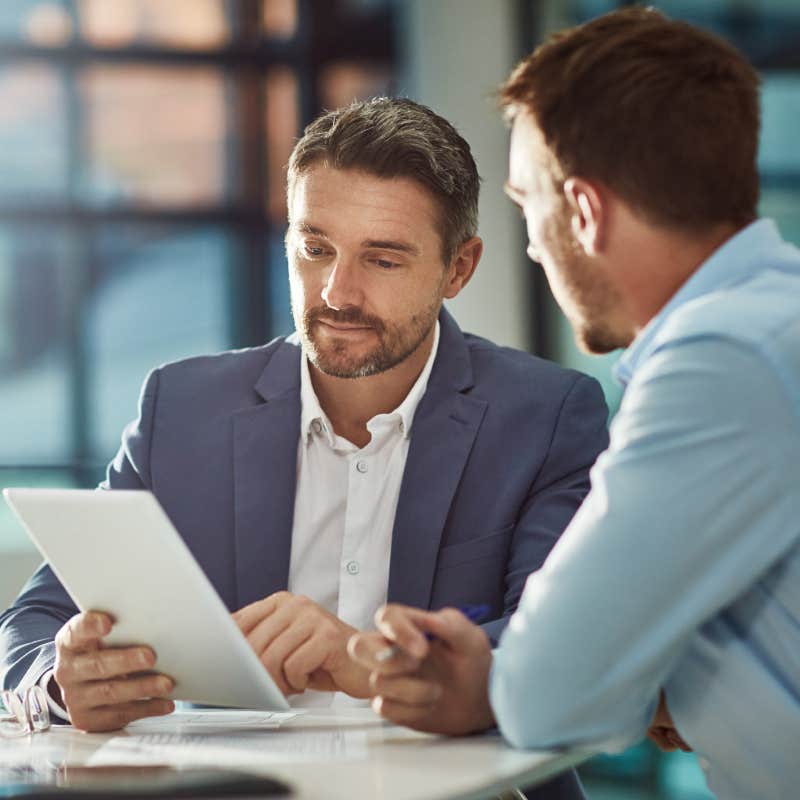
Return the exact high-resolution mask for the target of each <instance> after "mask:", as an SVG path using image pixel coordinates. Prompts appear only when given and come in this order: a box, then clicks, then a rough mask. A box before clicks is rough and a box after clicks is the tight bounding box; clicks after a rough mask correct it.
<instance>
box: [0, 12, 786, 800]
mask: <svg viewBox="0 0 800 800" xmlns="http://www.w3.org/2000/svg"><path fill="white" fill-rule="evenodd" d="M618 5H624V3H621V2H613V0H540V1H539V2H537V1H536V0H394V2H393V1H392V0H2V1H1V2H0V485H4V486H8V485H47V486H76V487H83V486H93V485H94V484H96V482H97V481H98V480H99V479H100V478H101V477H102V474H103V470H104V466H105V464H106V462H107V461H108V460H109V459H110V458H111V457H112V456H113V454H114V452H115V450H116V448H117V444H118V442H119V435H120V432H121V430H122V428H123V426H124V425H125V423H126V422H127V421H128V420H130V419H131V418H132V417H133V416H134V415H135V412H136V398H137V394H138V390H139V386H140V384H141V381H142V379H143V378H144V376H145V374H146V372H147V371H148V370H149V369H150V368H151V367H153V366H154V365H156V364H159V363H162V362H165V361H169V360H173V359H176V358H181V357H184V356H188V355H192V354H197V353H203V352H209V351H216V350H222V349H225V348H230V347H243V346H248V345H255V344H259V343H262V342H264V341H266V340H268V339H270V338H272V337H273V336H277V335H280V334H283V333H287V332H289V331H290V330H291V328H292V325H291V316H290V311H289V301H288V285H287V280H286V263H285V257H284V253H283V244H282V240H283V232H284V223H285V201H284V165H285V163H286V160H287V157H288V154H289V152H290V150H291V148H292V146H293V143H294V141H295V139H296V137H297V135H298V133H299V132H300V130H301V129H302V127H303V125H305V124H306V123H307V122H308V121H309V120H310V119H312V118H313V117H314V116H316V114H317V113H318V112H319V111H320V110H321V109H323V108H335V107H337V106H340V105H342V104H345V103H347V102H349V101H350V100H352V99H354V98H366V97H370V96H373V95H377V94H402V95H408V96H410V97H413V98H415V99H418V100H420V101H422V102H425V103H427V104H428V105H431V106H432V107H433V108H434V109H436V110H437V111H439V112H440V113H442V114H443V115H444V116H446V117H448V118H449V119H450V120H452V121H453V122H454V123H455V124H456V125H457V127H458V128H459V129H460V130H461V132H462V133H463V134H464V135H465V137H466V138H467V139H468V140H469V142H470V143H471V144H472V146H473V149H474V152H475V155H476V159H477V161H478V166H479V169H480V172H481V175H482V176H483V178H484V185H483V197H482V201H481V231H480V232H481V234H482V235H483V237H484V239H485V241H486V251H485V256H484V261H483V263H482V264H481V267H480V269H479V271H478V274H477V275H476V278H475V280H474V281H473V285H472V286H471V287H470V288H469V290H468V291H467V292H465V293H464V295H462V297H460V298H458V300H457V301H456V302H454V303H453V304H452V306H451V309H452V310H453V312H454V313H455V315H456V317H457V319H458V320H459V322H460V323H461V325H462V327H463V328H465V329H468V330H472V331H474V332H476V333H480V334H483V335H486V336H489V337H490V338H493V339H494V340H496V341H498V342H501V343H504V344H509V345H514V346H517V347H522V348H525V349H530V350H532V351H535V352H538V353H540V354H543V355H545V356H548V357H551V358H554V359H556V360H558V361H560V362H562V363H565V364H569V365H571V366H577V367H579V368H581V369H584V370H586V371H588V372H591V373H593V374H595V375H596V376H597V377H598V378H599V379H600V380H601V382H602V384H603V386H604V388H605V390H606V393H607V397H608V401H609V405H610V407H611V409H612V413H613V410H614V408H615V407H616V405H617V404H618V401H619V395H618V390H617V389H616V387H615V386H614V384H613V382H612V381H611V379H610V367H611V364H612V363H613V360H614V358H615V356H614V355H611V356H608V357H605V358H602V359H591V360H590V359H588V358H587V357H585V356H583V355H581V354H579V353H578V352H577V351H576V349H575V347H574V345H573V343H572V337H571V334H570V332H569V330H568V327H567V326H566V324H565V323H564V321H563V320H562V318H561V315H560V314H559V312H558V310H557V309H556V307H555V305H554V303H553V301H552V298H551V297H550V295H549V292H548V290H547V287H546V285H545V283H544V280H543V276H542V274H541V272H540V271H539V270H537V269H536V268H535V267H533V266H531V265H530V264H529V263H528V262H527V261H526V259H525V255H524V250H525V247H524V244H525V241H524V231H523V228H522V225H521V222H520V220H519V217H518V215H517V214H516V213H514V212H513V211H512V209H511V207H510V205H509V203H508V202H507V201H506V200H505V199H504V197H503V195H502V191H501V187H502V183H503V180H504V178H505V169H506V146H507V132H506V131H505V129H504V127H503V124H502V122H501V120H500V118H499V116H498V115H497V114H496V113H495V111H494V104H493V100H492V92H493V90H494V88H495V87H496V86H497V84H498V83H499V82H500V81H502V79H503V78H504V77H505V76H506V75H507V73H508V72H509V70H510V69H511V67H512V66H513V64H514V63H515V62H516V61H517V60H518V59H519V58H520V57H521V56H522V55H523V54H525V53H526V52H527V51H529V50H530V49H531V48H532V47H533V46H534V45H535V43H536V42H537V41H539V40H540V39H541V38H542V37H543V36H544V35H546V34H547V33H548V32H550V31H552V30H554V29H557V28H560V27H563V26H566V25H570V24H574V23H576V22H580V21H583V20H586V19H589V18H591V17H593V16H595V15H597V14H600V13H603V12H605V11H608V10H610V9H612V8H614V7H616V6H618ZM653 5H656V6H658V7H660V8H662V9H663V10H664V11H666V12H667V13H668V14H670V15H671V16H675V17H681V18H685V19H687V20H689V21H691V22H693V23H696V24H698V25H700V26H703V27H706V28H709V29H711V30H714V31H716V32H717V33H719V34H721V35H722V36H724V37H726V38H728V39H729V40H730V41H732V42H733V43H734V44H735V45H736V46H737V47H739V48H740V49H741V50H742V51H744V52H745V53H746V54H747V55H748V57H749V58H750V59H751V60H752V61H753V62H754V63H755V64H756V65H757V66H758V67H759V69H760V70H761V72H762V75H763V80H764V89H763V132H762V148H761V155H760V166H761V171H762V177H763V193H762V211H763V213H764V214H766V215H769V216H773V217H775V218H776V219H777V220H778V222H779V224H780V226H781V228H782V230H783V232H784V234H785V235H786V236H787V237H788V238H790V239H792V240H794V241H795V242H798V243H800V147H798V146H797V142H798V123H799V122H800V3H799V2H798V0H664V1H663V2H655V3H653ZM620 147H623V148H624V147H625V142H624V141H622V142H620ZM36 562H37V558H36V555H35V553H34V552H33V550H32V548H31V547H30V545H29V544H28V542H27V540H26V539H25V536H24V534H23V533H22V531H21V529H20V528H19V527H18V526H17V525H16V523H14V522H13V521H12V519H11V517H10V515H9V514H8V512H7V511H6V509H5V507H0V605H3V606H4V605H6V604H7V602H8V601H9V600H10V599H11V597H13V595H14V593H15V592H16V591H17V589H18V588H19V586H20V585H21V583H22V582H23V580H24V578H25V577H26V575H27V574H28V573H29V572H30V571H31V570H32V569H33V567H34V566H35V564H36ZM632 602H635V598H632ZM583 772H584V775H585V778H586V781H587V787H588V788H589V790H590V795H591V797H592V798H596V799H597V800H603V799H604V798H615V799H616V798H642V800H643V799H644V798H685V799H687V800H693V799H699V798H704V797H707V796H708V794H707V793H706V791H705V790H704V788H703V782H702V778H701V775H700V770H699V767H698V766H697V764H696V762H695V760H694V758H693V757H692V756H684V755H682V754H678V755H671V756H667V757H664V756H662V755H660V754H659V753H657V751H655V749H654V748H652V747H650V746H649V745H648V744H643V745H640V746H638V747H636V748H633V749H632V750H630V751H628V752H627V753H625V754H623V755H622V756H617V757H614V758H606V757H604V758H600V759H595V760H594V761H593V762H591V763H590V764H589V765H588V766H587V767H586V768H585V769H584V770H583Z"/></svg>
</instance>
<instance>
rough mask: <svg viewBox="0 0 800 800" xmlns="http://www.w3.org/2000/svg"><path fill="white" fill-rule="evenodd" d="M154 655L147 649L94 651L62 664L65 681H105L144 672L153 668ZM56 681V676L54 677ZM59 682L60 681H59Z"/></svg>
mask: <svg viewBox="0 0 800 800" xmlns="http://www.w3.org/2000/svg"><path fill="white" fill-rule="evenodd" d="M155 663H156V654H155V653H154V652H153V651H152V650H151V649H150V648H149V647H125V648H116V647H115V648H109V649H107V650H96V651H94V652H92V653H83V654H80V655H76V656H75V657H74V658H72V659H69V660H67V661H66V662H65V664H64V672H65V673H66V674H65V675H64V673H62V675H63V677H65V678H66V679H67V680H69V679H78V680H84V681H97V680H105V679H107V678H116V677H118V676H120V675H128V674H130V673H136V672H145V671H146V670H150V669H152V668H153V667H154V666H155ZM56 680H57V681H58V676H56ZM59 682H60V681H59Z"/></svg>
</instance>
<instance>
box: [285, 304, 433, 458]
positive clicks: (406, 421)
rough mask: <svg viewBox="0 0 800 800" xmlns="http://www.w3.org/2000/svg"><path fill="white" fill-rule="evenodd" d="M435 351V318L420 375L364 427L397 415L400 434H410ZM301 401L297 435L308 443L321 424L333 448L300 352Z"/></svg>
mask: <svg viewBox="0 0 800 800" xmlns="http://www.w3.org/2000/svg"><path fill="white" fill-rule="evenodd" d="M438 350H439V321H438V320H437V321H436V327H435V328H434V334H433V346H432V347H431V352H430V355H429V356H428V360H427V361H426V362H425V366H424V367H423V369H422V372H420V374H419V377H418V378H417V380H416V381H415V382H414V385H413V386H412V387H411V389H410V390H409V392H408V394H407V395H406V397H405V399H404V400H403V402H402V403H400V405H399V406H398V407H397V408H396V409H395V410H394V411H391V412H389V413H388V414H377V415H376V416H374V417H373V418H372V419H371V420H370V421H369V422H368V423H367V428H368V429H369V430H370V431H371V430H372V427H371V426H372V423H373V422H375V421H377V420H379V419H381V418H384V419H385V418H387V417H389V418H390V417H399V418H400V422H401V425H402V427H401V430H402V432H403V436H404V437H405V438H406V439H408V438H409V437H410V436H411V426H412V425H413V422H414V414H415V413H416V411H417V406H418V405H419V403H420V401H421V400H422V396H423V395H424V394H425V390H426V389H427V388H428V378H430V375H431V370H432V369H433V362H434V361H436V354H437V352H438ZM300 404H301V409H302V410H301V412H300V434H301V436H302V437H303V441H306V442H307V441H308V438H309V436H311V434H312V432H313V431H314V430H315V428H316V426H317V425H320V426H322V427H321V430H322V431H324V433H325V435H326V437H327V439H328V444H329V445H330V446H331V447H333V446H334V445H335V440H334V432H333V426H332V425H331V422H330V420H329V419H328V415H327V414H326V413H325V412H324V411H323V410H322V406H321V405H320V403H319V398H318V397H317V393H316V392H315V391H314V385H313V384H312V383H311V371H310V369H309V367H308V358H307V357H306V355H305V354H303V357H302V358H301V359H300ZM315 423H316V425H315Z"/></svg>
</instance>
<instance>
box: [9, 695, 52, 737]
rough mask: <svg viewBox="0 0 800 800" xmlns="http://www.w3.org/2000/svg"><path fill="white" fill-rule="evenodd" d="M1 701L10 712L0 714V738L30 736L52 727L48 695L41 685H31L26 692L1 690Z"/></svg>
mask: <svg viewBox="0 0 800 800" xmlns="http://www.w3.org/2000/svg"><path fill="white" fill-rule="evenodd" d="M0 702H2V703H3V705H4V706H5V707H6V710H7V712H8V713H7V714H5V715H2V714H0V738H4V739H8V738H14V737H18V736H29V735H31V734H33V733H40V732H42V731H46V730H48V729H49V728H50V711H49V709H48V707H47V695H46V694H45V691H44V689H42V687H41V686H30V687H29V688H28V689H26V690H25V691H24V692H20V691H3V692H0ZM0 711H2V709H0Z"/></svg>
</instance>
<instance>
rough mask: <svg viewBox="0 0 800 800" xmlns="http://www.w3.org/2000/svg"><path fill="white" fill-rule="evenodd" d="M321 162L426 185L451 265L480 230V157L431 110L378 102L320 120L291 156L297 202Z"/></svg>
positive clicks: (386, 100) (356, 105)
mask: <svg viewBox="0 0 800 800" xmlns="http://www.w3.org/2000/svg"><path fill="white" fill-rule="evenodd" d="M320 162H325V163H327V164H328V165H330V166H331V167H333V168H335V169H356V170H360V171H362V172H366V173H368V174H371V175H375V176H376V177H379V178H410V179H411V180H414V181H417V182H418V183H420V184H421V185H422V186H424V187H425V188H426V189H427V190H428V191H429V192H431V194H432V195H433V196H434V198H435V200H436V201H437V203H438V205H439V209H440V217H439V232H440V235H441V238H442V259H443V261H444V262H445V264H449V262H450V260H451V259H452V258H453V256H454V255H455V252H456V249H457V248H458V247H459V245H461V244H463V243H464V242H465V241H467V240H468V239H470V238H471V237H472V236H474V235H475V233H476V232H477V230H478V193H479V191H480V176H479V175H478V168H477V166H476V165H475V159H474V158H473V157H472V152H471V151H470V148H469V145H468V144H467V142H466V141H465V140H464V139H463V137H462V136H460V135H459V133H458V131H456V129H455V128H454V127H453V126H452V125H451V124H450V123H449V122H448V121H447V120H446V119H444V118H443V117H440V116H439V115H438V114H435V113H434V112H433V111H431V109H430V108H428V107H427V106H423V105H421V104H419V103H415V102H414V101H413V100H408V99H405V98H390V97H377V98H374V99H372V100H366V101H360V102H355V103H353V104H352V105H349V106H346V107H344V108H340V109H338V110H336V111H328V112H326V113H325V114H323V115H322V116H320V117H318V118H317V119H315V120H314V121H313V122H312V123H311V124H310V125H308V126H307V127H306V129H305V131H304V133H303V136H302V138H301V139H300V141H298V142H297V144H296V145H295V148H294V150H293V151H292V155H291V157H290V158H289V169H288V193H289V198H290V200H291V194H292V191H293V189H294V184H295V182H296V181H297V178H298V177H299V176H300V175H303V174H304V173H306V172H307V171H308V170H309V169H310V168H311V167H312V166H314V165H315V164H318V163H320ZM290 207H291V206H290Z"/></svg>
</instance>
